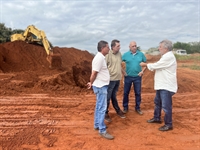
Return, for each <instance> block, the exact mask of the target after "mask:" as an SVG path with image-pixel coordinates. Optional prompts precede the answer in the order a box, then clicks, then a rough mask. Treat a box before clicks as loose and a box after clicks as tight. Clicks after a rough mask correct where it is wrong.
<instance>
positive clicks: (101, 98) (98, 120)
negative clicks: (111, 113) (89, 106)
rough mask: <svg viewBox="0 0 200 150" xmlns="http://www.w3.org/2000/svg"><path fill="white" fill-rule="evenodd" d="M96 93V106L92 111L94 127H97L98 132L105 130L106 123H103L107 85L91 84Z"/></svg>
mask: <svg viewBox="0 0 200 150" xmlns="http://www.w3.org/2000/svg"><path fill="white" fill-rule="evenodd" d="M92 88H93V91H94V93H95V94H96V107H95V113H94V128H99V133H105V132H106V125H105V123H104V118H105V112H106V108H107V89H108V86H103V87H101V88H99V87H95V86H92Z"/></svg>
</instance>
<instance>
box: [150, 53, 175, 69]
mask: <svg viewBox="0 0 200 150" xmlns="http://www.w3.org/2000/svg"><path fill="white" fill-rule="evenodd" d="M172 63H173V59H172V58H171V57H164V56H163V57H161V59H160V60H159V61H157V62H156V63H151V64H147V68H148V69H149V70H151V71H153V70H158V69H164V68H168V67H169V66H171V64H172Z"/></svg>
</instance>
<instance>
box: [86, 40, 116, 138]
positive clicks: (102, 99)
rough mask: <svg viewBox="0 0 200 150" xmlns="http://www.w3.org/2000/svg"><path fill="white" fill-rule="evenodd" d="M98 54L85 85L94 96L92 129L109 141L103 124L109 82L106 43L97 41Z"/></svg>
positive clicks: (109, 136)
mask: <svg viewBox="0 0 200 150" xmlns="http://www.w3.org/2000/svg"><path fill="white" fill-rule="evenodd" d="M97 50H98V53H97V54H96V56H95V57H94V59H93V60H92V74H91V76H90V82H88V83H87V86H88V89H90V88H91V87H92V88H93V91H94V93H95V94H96V108H95V114H94V129H95V130H99V134H100V135H101V136H102V137H104V138H106V139H109V140H112V139H114V137H113V136H112V135H110V134H109V133H108V132H107V131H106V125H105V123H104V118H105V112H106V108H107V89H108V84H109V82H110V74H109V71H108V68H107V65H106V59H105V55H106V54H108V52H109V50H110V49H109V46H108V42H106V41H99V42H98V45H97Z"/></svg>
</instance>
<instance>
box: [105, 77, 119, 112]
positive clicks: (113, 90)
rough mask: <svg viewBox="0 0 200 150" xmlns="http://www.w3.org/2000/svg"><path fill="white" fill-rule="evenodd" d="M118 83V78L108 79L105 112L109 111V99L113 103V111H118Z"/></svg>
mask: <svg viewBox="0 0 200 150" xmlns="http://www.w3.org/2000/svg"><path fill="white" fill-rule="evenodd" d="M119 85H120V80H116V81H110V83H109V85H108V95H107V110H106V114H108V112H109V110H108V108H109V105H110V99H111V101H112V105H113V107H114V109H115V111H116V112H117V113H118V112H119V111H120V108H119V105H118V101H117V91H118V89H119Z"/></svg>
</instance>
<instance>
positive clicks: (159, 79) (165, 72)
mask: <svg viewBox="0 0 200 150" xmlns="http://www.w3.org/2000/svg"><path fill="white" fill-rule="evenodd" d="M147 68H148V69H149V70H151V71H153V70H155V76H154V89H155V90H161V89H163V90H168V91H171V92H174V93H176V92H177V75H176V69H177V63H176V58H175V56H174V54H173V53H172V51H169V52H167V53H165V54H164V55H163V56H162V57H161V58H160V60H159V61H158V62H156V63H152V64H147Z"/></svg>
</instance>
